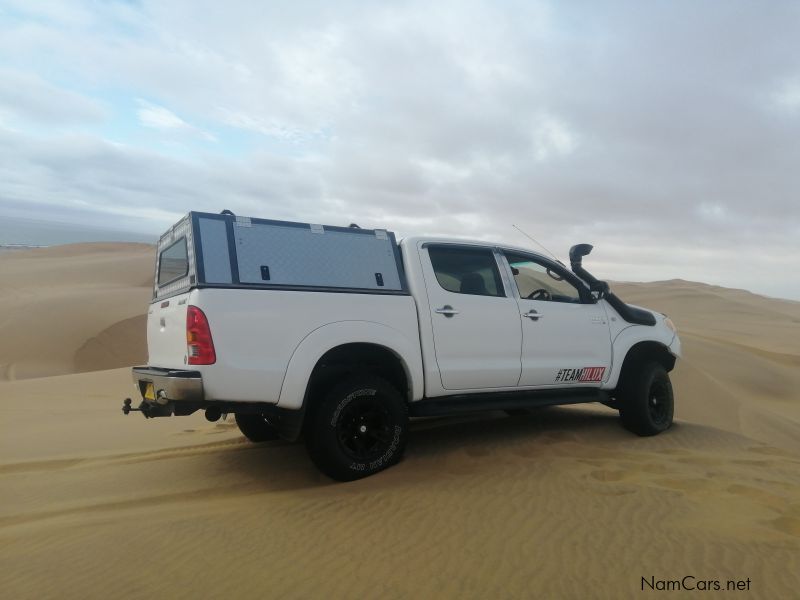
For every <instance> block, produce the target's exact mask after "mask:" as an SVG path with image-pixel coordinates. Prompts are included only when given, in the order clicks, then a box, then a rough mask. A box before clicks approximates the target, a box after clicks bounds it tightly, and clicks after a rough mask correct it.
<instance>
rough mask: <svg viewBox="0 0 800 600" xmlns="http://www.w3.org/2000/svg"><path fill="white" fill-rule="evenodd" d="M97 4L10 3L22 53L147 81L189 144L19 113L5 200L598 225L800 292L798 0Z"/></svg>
mask: <svg viewBox="0 0 800 600" xmlns="http://www.w3.org/2000/svg"><path fill="white" fill-rule="evenodd" d="M77 6H78V7H77V8H76V9H75V15H76V16H75V18H74V19H70V18H69V15H62V14H61V11H62V10H64V11H67V12H69V11H68V10H67V9H62V8H58V10H55V9H53V10H51V11H49V13H48V15H49V16H48V15H45V16H44V17H41V18H39V17H37V18H31V19H17V20H14V19H6V20H5V21H4V22H0V52H2V53H3V55H4V56H13V57H14V58H13V61H11V62H10V64H11V65H12V66H11V67H9V68H10V69H13V70H14V72H17V73H19V72H22V70H25V72H26V73H31V75H30V76H31V77H37V78H38V79H39V80H41V81H47V80H48V79H47V77H49V73H51V72H57V73H59V74H60V79H59V81H70V82H71V83H72V82H74V83H75V89H100V90H106V89H113V90H120V89H124V90H130V91H131V95H132V97H134V98H141V99H142V100H140V101H139V102H138V103H137V105H136V109H135V113H136V114H135V119H136V120H135V125H136V126H137V127H136V129H137V130H139V126H141V127H144V128H146V129H147V130H149V131H151V132H157V133H158V135H159V136H163V137H164V138H166V139H178V140H180V141H181V143H182V144H183V145H185V146H186V147H187V148H190V149H193V150H192V151H191V152H188V153H187V154H186V156H184V158H183V159H181V160H178V159H176V158H174V157H169V156H165V155H164V154H162V153H161V152H162V151H163V149H159V148H160V147H154V146H153V145H152V136H142V137H141V138H137V137H136V136H131V137H130V138H129V139H123V138H118V141H120V142H121V143H118V144H112V143H109V142H108V141H107V140H104V139H102V138H101V137H100V136H99V135H98V134H96V133H93V132H92V131H89V130H88V129H87V131H85V132H83V133H82V134H81V135H66V134H64V133H63V132H53V133H52V134H51V135H48V136H41V135H40V136H38V137H34V136H32V135H28V134H24V133H13V132H10V131H2V130H0V134H2V138H3V139H2V143H0V203H3V202H6V203H11V202H13V203H14V205H15V206H17V207H19V206H21V205H22V204H25V203H27V204H29V205H31V206H32V207H38V206H40V205H41V204H42V203H47V206H48V207H49V208H48V210H53V211H57V210H59V208H58V207H62V208H64V207H67V208H69V210H70V211H72V212H70V214H78V213H80V214H81V215H83V217H82V218H86V219H89V220H91V219H97V220H100V221H102V220H103V219H107V218H108V216H109V215H110V214H113V215H115V218H117V219H121V220H126V219H127V220H130V222H131V224H132V226H133V224H135V226H136V227H138V228H142V229H148V228H152V229H159V228H163V227H166V226H167V225H169V223H168V221H169V220H170V219H171V218H173V217H174V216H175V215H179V214H182V213H184V212H186V211H188V210H193V209H194V210H211V211H218V210H221V209H222V208H229V209H232V210H234V212H237V213H242V214H252V215H257V216H265V217H272V218H286V219H293V220H308V221H315V222H331V223H349V222H357V223H359V224H360V225H362V226H370V225H373V226H381V227H389V228H395V229H397V230H399V231H400V232H402V233H405V234H411V233H443V234H452V235H464V236H471V237H482V238H494V239H501V240H502V239H505V240H508V241H510V242H515V243H521V244H526V243H527V241H526V240H525V239H524V237H522V236H521V235H519V234H518V233H517V232H516V231H515V230H513V229H512V228H511V224H512V223H514V224H517V225H518V226H520V227H522V228H523V229H524V230H526V231H528V232H529V233H531V234H532V235H534V237H537V238H539V239H540V241H542V242H543V243H544V244H545V245H546V246H547V247H549V248H551V249H553V250H555V251H557V252H558V253H560V254H561V255H562V256H563V255H564V254H565V253H566V250H567V248H568V247H569V246H570V245H571V244H573V243H576V242H582V241H586V242H591V243H594V244H595V247H596V250H595V253H594V254H593V255H592V257H591V258H592V260H593V261H596V262H597V264H598V265H599V266H600V267H601V268H602V269H606V272H604V273H603V275H604V276H607V277H611V278H614V279H624V278H626V277H629V278H639V279H661V278H670V277H684V278H695V279H703V280H707V281H712V282H714V283H720V284H726V285H731V286H734V287H752V288H755V289H756V290H762V291H765V292H768V293H773V294H783V295H793V296H794V297H798V298H800V284H797V283H794V282H792V281H787V278H786V277H785V273H786V272H790V271H793V270H795V271H798V270H800V262H798V257H797V255H796V252H797V250H798V247H797V240H798V239H800V202H798V198H800V179H798V177H797V175H796V171H797V164H800V145H798V144H797V139H798V138H799V137H800V119H798V118H797V114H798V112H797V111H798V106H800V103H799V102H798V100H797V88H796V83H793V82H797V81H800V67H799V66H798V64H797V61H796V56H797V55H798V52H799V51H800V48H798V42H797V35H796V29H797V27H796V24H797V22H798V16H800V15H798V9H797V8H796V7H795V6H794V5H792V4H790V3H782V2H778V3H775V4H774V5H771V9H770V10H769V11H764V10H761V9H760V8H759V7H758V6H755V5H752V4H750V3H747V2H734V3H728V4H726V5H725V6H718V5H702V6H694V5H693V6H688V5H681V4H674V3H666V4H653V5H648V8H647V10H639V9H638V7H639V4H638V3H633V2H621V3H613V4H602V5H600V4H591V3H589V4H583V5H581V6H576V5H570V4H565V3H556V2H510V3H493V2H488V1H478V0H474V1H468V2H460V1H459V2H456V1H452V2H444V3H437V4H436V5H431V4H430V3H423V2H415V1H410V2H403V3H377V4H371V5H364V4H363V3H357V2H341V3H335V5H333V4H331V3H327V2H321V1H317V0H305V1H303V2H298V3H295V4H292V5H291V6H287V5H281V6H278V5H273V4H269V3H266V4H265V3H252V2H245V1H243V0H242V1H238V0H230V1H229V2H226V3H225V4H224V5H220V4H219V3H217V2H211V1H210V0H209V1H197V0H196V1H194V2H188V0H186V1H183V2H182V1H180V0H179V1H176V2H169V3H163V2H147V1H146V2H143V3H141V5H126V6H125V8H124V9H122V8H120V7H119V6H117V5H116V4H114V3H110V4H108V5H107V6H106V5H103V7H102V8H101V9H98V10H88V9H87V7H89V6H90V5H89V4H85V5H84V4H81V3H79V4H78V5H77ZM91 6H94V5H91ZM59 7H61V5H59ZM45 64H47V65H48V68H47V69H46V70H47V73H46V72H45V70H44V69H42V67H41V66H40V65H45ZM33 73H39V75H33ZM6 87H7V86H0V104H2V105H3V106H6V105H8V106H11V107H12V108H13V110H14V111H15V112H14V114H18V115H21V114H23V113H25V114H26V115H27V116H25V117H24V118H26V119H29V120H33V121H37V122H42V123H45V122H47V118H48V117H47V116H46V114H47V110H44V109H32V108H29V106H28V104H27V101H26V100H25V98H30V97H34V100H35V98H36V97H39V98H41V97H42V96H48V95H49V94H46V93H45V94H39V93H36V94H34V93H29V94H27V95H26V96H25V97H24V98H18V99H13V98H12V99H10V100H6V101H5V104H3V100H2V98H4V96H3V94H4V93H8V92H7V91H6ZM18 87H24V86H18ZM145 99H147V100H145ZM152 99H158V102H157V103H156V102H155V101H153V100H152ZM73 100H74V98H73ZM46 104H47V106H50V105H55V107H56V108H58V107H61V106H72V108H69V109H63V110H62V109H60V108H58V111H59V114H61V117H60V119H62V121H58V120H56V121H57V122H66V120H68V119H75V118H76V115H81V114H83V115H84V116H83V117H81V118H83V119H84V121H72V122H87V123H88V122H89V121H91V119H90V118H88V117H87V115H89V113H91V110H89V112H86V108H85V107H84V108H83V109H81V108H80V102H79V101H76V102H75V103H74V105H70V104H69V102H65V103H62V102H50V101H49V100H48V102H47V103H46ZM89 104H91V102H90V103H89ZM30 106H36V105H35V102H32V103H31V104H30ZM56 108H53V107H52V106H51V107H50V108H49V109H48V110H56ZM50 122H53V121H50ZM212 131H213V135H214V136H215V137H216V138H218V143H217V144H207V143H205V142H206V141H208V140H209V136H211V133H210V132H212ZM242 139H244V140H246V142H247V143H246V144H243V147H244V148H245V150H243V151H242V152H241V153H240V154H239V155H237V157H236V158H230V156H227V155H225V154H224V152H223V151H224V149H225V148H226V147H229V145H230V144H233V143H234V142H237V143H238V142H240V141H241V140H242ZM143 174H146V176H143ZM32 210H33V211H35V210H37V209H36V208H32ZM54 214H56V213H55V212H54ZM59 214H60V213H59ZM145 216H147V218H145ZM148 219H150V221H148Z"/></svg>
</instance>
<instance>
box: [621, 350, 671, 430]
mask: <svg viewBox="0 0 800 600" xmlns="http://www.w3.org/2000/svg"><path fill="white" fill-rule="evenodd" d="M626 379H627V380H626V381H623V382H622V386H621V390H620V392H621V393H620V397H619V414H620V417H622V424H623V425H624V426H625V428H626V429H628V430H629V431H632V432H633V433H635V434H637V435H641V436H648V435H656V434H658V433H661V432H662V431H665V430H667V429H669V427H670V425H672V415H673V412H674V409H675V403H674V398H673V394H672V383H671V382H670V380H669V374H668V373H667V371H666V369H665V368H664V367H663V366H662V365H660V364H659V363H657V362H648V363H645V364H643V365H642V366H641V368H639V369H636V371H634V372H631V373H629V374H628V376H627V378H626Z"/></svg>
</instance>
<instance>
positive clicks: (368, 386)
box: [123, 211, 680, 480]
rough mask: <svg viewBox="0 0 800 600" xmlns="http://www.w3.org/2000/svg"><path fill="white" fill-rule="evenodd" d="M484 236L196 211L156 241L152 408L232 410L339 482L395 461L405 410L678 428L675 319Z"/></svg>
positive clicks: (147, 405)
mask: <svg viewBox="0 0 800 600" xmlns="http://www.w3.org/2000/svg"><path fill="white" fill-rule="evenodd" d="M591 249H592V247H591V246H589V245H588V244H581V245H578V246H574V247H573V248H572V249H571V250H570V261H571V270H570V269H567V268H566V267H565V266H564V265H563V264H561V263H560V262H559V261H556V260H553V259H551V258H548V257H546V256H543V255H542V254H539V253H537V252H533V251H531V250H527V249H524V248H518V247H514V246H510V245H506V244H494V243H489V242H485V241H471V240H459V239H443V238H434V237H410V238H406V239H404V240H402V241H401V242H399V243H398V242H397V241H396V240H395V236H394V234H392V233H391V232H388V231H385V230H380V229H376V230H368V229H361V228H358V227H357V226H355V225H351V226H350V227H331V226H323V225H315V224H307V223H291V222H285V221H271V220H265V219H255V218H253V219H251V218H246V217H237V216H235V215H233V214H232V213H230V212H229V211H223V213H221V214H209V213H197V212H193V213H189V214H188V215H187V216H186V217H185V218H183V219H182V220H181V221H179V222H178V223H177V224H175V225H174V226H173V227H172V228H170V229H169V231H167V232H166V233H165V234H164V235H163V236H162V237H161V239H160V241H159V244H158V255H157V259H156V275H155V286H154V294H153V302H152V304H150V307H149V310H148V321H147V343H148V351H149V359H148V365H147V366H142V367H135V368H134V369H133V379H134V383H135V385H136V388H137V391H138V393H139V394H140V395H141V398H142V401H141V403H140V404H139V405H138V407H135V408H134V407H133V406H132V405H131V400H130V399H126V400H125V404H124V406H123V411H124V412H125V414H128V413H129V412H130V411H133V410H138V411H141V412H142V413H143V414H144V415H145V416H146V417H160V416H171V415H189V414H192V413H194V412H195V411H197V410H204V411H205V415H206V417H207V418H208V419H209V420H211V421H215V420H217V419H219V418H220V417H221V416H222V415H223V414H234V415H235V418H236V423H237V424H238V426H239V428H240V429H241V431H242V433H243V434H244V435H245V436H247V438H249V439H250V440H252V441H256V442H257V441H264V440H268V439H274V438H276V437H281V438H284V439H287V440H297V439H299V438H300V437H302V438H303V439H304V440H305V444H306V446H307V448H308V451H309V454H310V456H311V459H312V460H313V462H314V463H315V464H316V465H317V467H318V468H319V469H320V470H321V471H323V472H324V473H326V474H327V475H329V476H330V477H332V478H334V479H338V480H351V479H357V478H360V477H364V476H366V475H370V474H372V473H375V472H377V471H379V470H381V469H384V468H386V467H387V466H390V465H392V464H394V463H396V462H397V461H398V460H399V459H400V457H401V455H402V453H403V449H404V447H405V444H406V438H407V434H408V421H409V417H423V416H435V415H445V414H455V413H464V412H473V411H487V410H505V411H508V412H510V413H514V412H517V411H520V410H522V409H527V408H532V407H539V406H544V405H552V404H576V403H582V402H601V403H603V404H606V405H608V406H610V407H612V408H615V409H617V410H619V412H620V415H621V418H622V423H623V425H624V426H625V427H626V428H628V429H629V430H631V431H632V432H634V433H636V434H639V435H643V436H645V435H654V434H657V433H659V432H661V431H664V430H665V429H667V428H668V427H669V426H670V425H671V423H672V414H673V394H672V387H671V384H670V380H669V376H668V372H669V371H671V370H672V369H673V367H674V366H675V361H676V358H677V357H678V356H680V341H679V339H678V336H677V334H676V330H675V326H674V325H673V323H672V322H671V321H670V320H669V319H668V318H667V317H666V316H665V315H662V314H659V313H655V312H651V311H647V310H644V309H641V308H637V307H633V306H630V305H627V304H625V303H624V302H622V301H621V300H620V299H619V298H618V297H616V296H615V295H614V294H613V293H612V292H611V291H610V290H609V288H608V285H607V284H605V282H602V281H598V280H596V279H595V278H594V277H593V276H592V275H591V274H589V273H588V272H587V271H586V270H585V269H584V268H583V267H582V265H581V259H582V258H583V256H585V255H587V254H588V253H589V252H590V251H591Z"/></svg>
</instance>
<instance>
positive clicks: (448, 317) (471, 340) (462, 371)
mask: <svg viewBox="0 0 800 600" xmlns="http://www.w3.org/2000/svg"><path fill="white" fill-rule="evenodd" d="M421 246H422V247H421V248H420V256H421V258H422V270H423V276H424V278H425V287H426V289H427V292H428V300H429V307H428V308H429V310H430V318H431V323H432V326H433V341H434V347H435V353H436V362H437V364H438V367H439V373H440V375H441V379H442V386H443V387H444V388H445V389H448V390H466V389H486V388H502V387H514V386H516V385H517V381H518V380H519V375H520V344H521V342H522V330H521V324H520V315H519V308H518V306H517V302H516V300H515V299H514V298H513V297H512V296H511V295H510V294H509V292H508V290H506V286H505V285H504V283H503V279H502V277H501V275H500V269H499V265H498V262H497V259H496V257H495V254H494V252H493V250H492V249H491V248H487V247H481V246H460V245H453V244H422V245H421Z"/></svg>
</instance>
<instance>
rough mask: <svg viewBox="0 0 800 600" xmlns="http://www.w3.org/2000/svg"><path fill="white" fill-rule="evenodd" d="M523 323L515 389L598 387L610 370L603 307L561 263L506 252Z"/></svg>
mask: <svg viewBox="0 0 800 600" xmlns="http://www.w3.org/2000/svg"><path fill="white" fill-rule="evenodd" d="M505 256H506V259H507V260H508V266H509V267H510V270H511V272H512V275H513V277H514V281H515V283H516V286H517V294H518V296H519V297H518V299H517V302H518V303H519V312H520V318H521V320H522V375H521V376H520V380H519V385H520V386H555V387H562V386H563V387H567V386H587V387H599V386H600V384H601V382H602V381H603V380H604V379H605V378H606V377H607V376H608V375H609V371H610V367H611V335H610V330H609V326H608V317H607V316H606V312H605V309H604V308H603V306H602V305H600V304H598V303H596V302H594V300H593V299H592V298H591V296H590V295H589V294H588V291H587V290H586V288H585V286H582V284H581V283H580V281H579V280H577V278H576V277H575V276H574V275H573V274H571V273H569V272H568V271H567V270H566V269H564V268H563V267H562V266H561V265H557V264H556V263H550V262H548V261H546V260H544V259H540V258H538V257H535V256H528V255H524V254H516V253H511V252H506V253H505Z"/></svg>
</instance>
